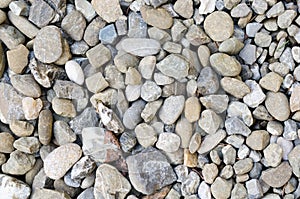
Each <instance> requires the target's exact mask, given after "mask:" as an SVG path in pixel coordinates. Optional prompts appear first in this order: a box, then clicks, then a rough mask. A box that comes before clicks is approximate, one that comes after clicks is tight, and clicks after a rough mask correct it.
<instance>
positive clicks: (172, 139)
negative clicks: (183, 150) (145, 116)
mask: <svg viewBox="0 0 300 199" xmlns="http://www.w3.org/2000/svg"><path fill="white" fill-rule="evenodd" d="M179 146H180V137H179V136H178V135H176V134H174V133H160V134H159V137H158V140H157V143H156V147H157V148H158V149H161V150H163V151H166V152H175V151H177V150H178V149H179Z"/></svg>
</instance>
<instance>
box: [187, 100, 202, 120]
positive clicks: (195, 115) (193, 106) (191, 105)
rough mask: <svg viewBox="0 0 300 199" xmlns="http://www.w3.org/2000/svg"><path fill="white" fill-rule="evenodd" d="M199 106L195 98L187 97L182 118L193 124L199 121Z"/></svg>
mask: <svg viewBox="0 0 300 199" xmlns="http://www.w3.org/2000/svg"><path fill="white" fill-rule="evenodd" d="M200 112H201V105H200V102H199V99H198V98H197V97H189V98H188V99H187V100H186V101H185V106H184V116H185V118H186V119H187V120H188V121H189V122H191V123H192V122H195V121H197V120H198V119H199V117H200Z"/></svg>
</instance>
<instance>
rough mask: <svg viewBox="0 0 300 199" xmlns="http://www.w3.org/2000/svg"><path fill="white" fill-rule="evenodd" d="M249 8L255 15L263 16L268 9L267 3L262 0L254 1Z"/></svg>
mask: <svg viewBox="0 0 300 199" xmlns="http://www.w3.org/2000/svg"><path fill="white" fill-rule="evenodd" d="M251 7H252V9H253V11H254V12H255V13H257V14H264V13H265V12H266V11H267V9H268V3H267V2H266V1H264V0H254V1H253V2H252V4H251Z"/></svg>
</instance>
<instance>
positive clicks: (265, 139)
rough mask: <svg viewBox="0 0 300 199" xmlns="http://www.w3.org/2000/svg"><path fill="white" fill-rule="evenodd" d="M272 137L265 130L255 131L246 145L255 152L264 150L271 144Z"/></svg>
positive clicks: (248, 138)
mask: <svg viewBox="0 0 300 199" xmlns="http://www.w3.org/2000/svg"><path fill="white" fill-rule="evenodd" d="M269 141H270V135H269V133H268V132H267V131H265V130H256V131H253V132H252V133H251V134H250V135H249V136H248V137H247V139H246V144H247V145H248V146H249V147H250V148H251V149H253V150H263V149H264V148H266V146H267V145H268V144H269Z"/></svg>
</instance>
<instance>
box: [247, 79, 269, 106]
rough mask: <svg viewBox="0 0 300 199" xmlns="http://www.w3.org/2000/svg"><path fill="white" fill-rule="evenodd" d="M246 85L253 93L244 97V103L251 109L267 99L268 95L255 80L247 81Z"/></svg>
mask: <svg viewBox="0 0 300 199" xmlns="http://www.w3.org/2000/svg"><path fill="white" fill-rule="evenodd" d="M245 83H246V84H247V85H248V87H249V88H250V90H251V92H250V93H249V94H247V95H245V96H244V97H243V101H244V103H245V104H247V105H248V106H249V107H251V108H255V107H257V106H258V105H259V104H261V103H262V102H263V101H264V100H265V99H266V95H265V94H264V93H263V91H262V89H261V87H260V86H259V84H258V83H256V82H255V81H254V80H246V82H245Z"/></svg>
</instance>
